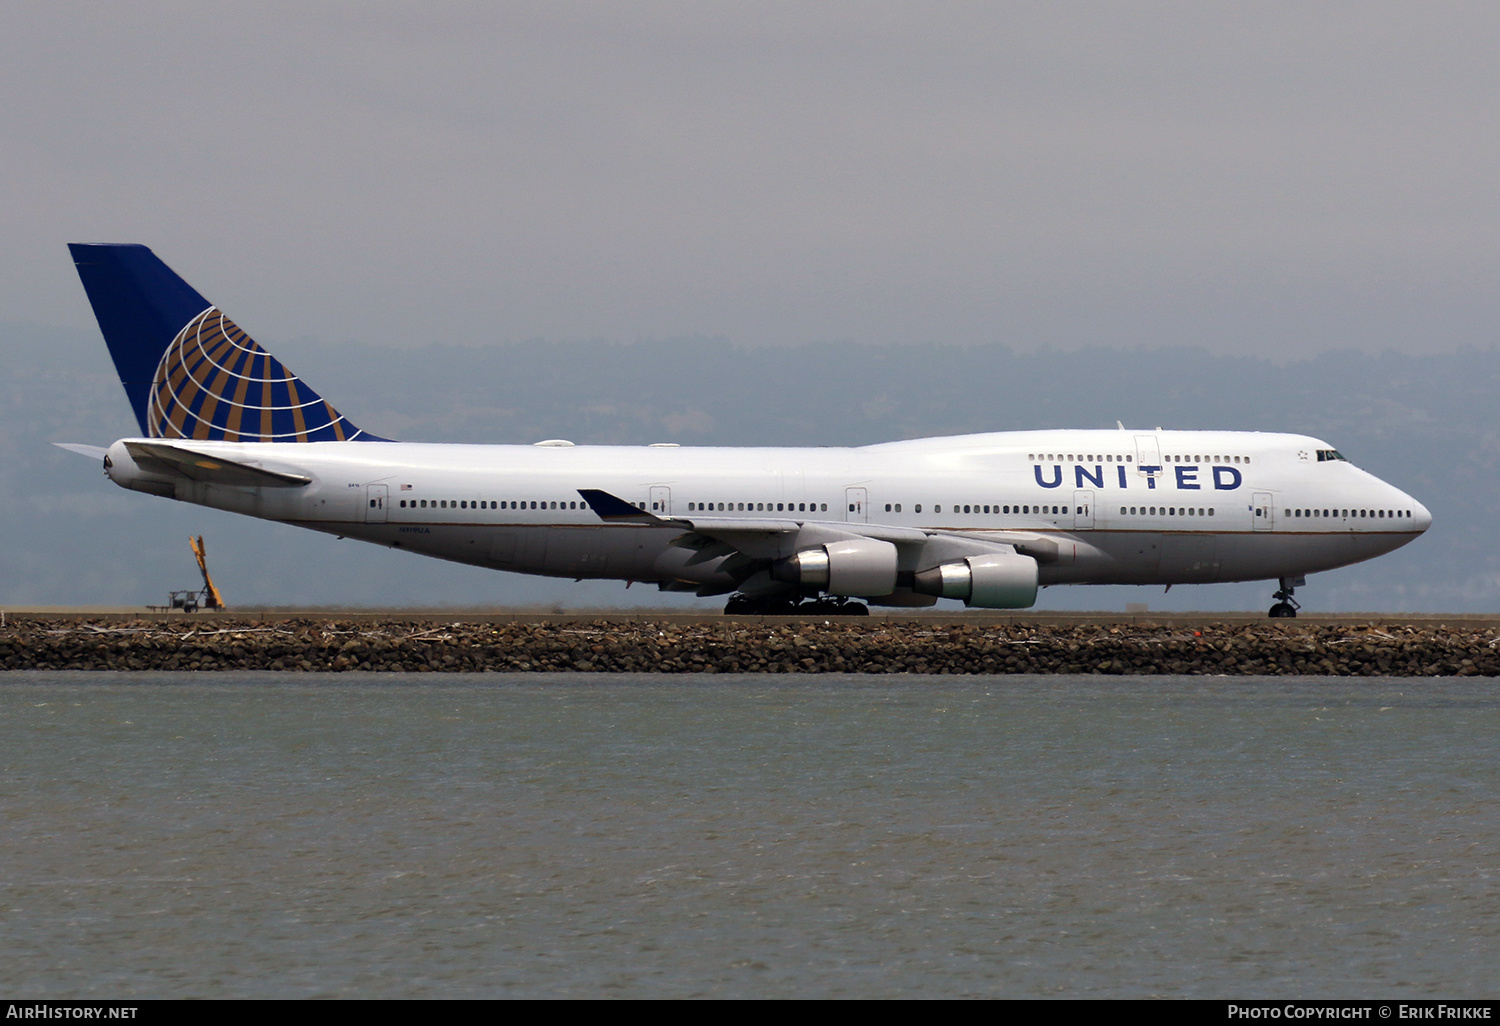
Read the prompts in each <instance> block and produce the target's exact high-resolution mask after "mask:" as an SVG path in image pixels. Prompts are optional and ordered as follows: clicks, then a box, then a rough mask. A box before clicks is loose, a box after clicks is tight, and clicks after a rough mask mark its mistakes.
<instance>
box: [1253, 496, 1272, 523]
mask: <svg viewBox="0 0 1500 1026" xmlns="http://www.w3.org/2000/svg"><path fill="white" fill-rule="evenodd" d="M1251 509H1252V510H1253V511H1254V513H1255V516H1254V523H1255V530H1257V531H1269V530H1272V529H1273V528H1274V527H1275V526H1276V505H1275V503H1274V502H1272V500H1271V493H1270V492H1256V493H1255V503H1254V505H1253V506H1252V507H1251Z"/></svg>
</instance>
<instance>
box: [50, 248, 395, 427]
mask: <svg viewBox="0 0 1500 1026" xmlns="http://www.w3.org/2000/svg"><path fill="white" fill-rule="evenodd" d="M68 249H69V250H71V251H72V253H73V263H74V264H76V265H77V267H78V276H79V277H80V278H82V279H83V288H84V291H85V292H87V293H88V296H89V302H90V303H91V304H92V305H93V307H94V316H95V317H96V318H98V320H99V330H100V331H101V332H103V334H104V341H105V344H107V345H108V346H109V355H110V356H112V357H113V358H114V361H115V370H117V371H118V372H119V374H120V381H121V383H122V384H124V386H125V394H126V395H127V396H128V397H129V398H130V405H131V407H132V408H133V409H134V410H135V416H136V419H137V420H138V421H140V424H141V431H142V433H143V434H144V435H146V436H147V437H149V438H199V439H210V440H216V441H227V442H332V441H352V440H355V439H361V440H367V441H380V440H381V439H377V438H376V437H375V436H374V435H369V434H365V433H364V432H362V431H360V430H359V429H358V428H356V427H355V426H354V425H353V424H351V423H349V421H348V420H347V419H346V418H345V417H344V416H343V415H341V414H340V413H339V412H338V411H337V410H335V409H334V408H333V407H332V406H330V405H329V404H328V403H327V402H325V401H324V400H323V397H322V396H320V395H318V393H316V392H314V391H313V390H312V389H311V388H308V387H307V385H305V384H304V383H303V382H302V381H301V380H300V379H299V378H298V377H297V376H296V375H294V374H293V373H292V372H291V371H289V370H287V369H286V367H285V366H283V365H282V363H281V362H280V361H279V360H277V359H276V357H274V356H272V355H271V354H270V353H268V352H266V351H265V350H264V349H262V348H261V347H260V346H259V345H257V344H256V343H255V340H254V339H252V338H251V337H250V336H248V335H246V334H245V333H244V332H243V331H241V330H240V329H239V328H238V327H236V326H235V324H234V322H233V321H231V320H230V319H229V318H228V317H225V316H224V315H223V314H222V313H220V312H219V310H218V308H217V307H215V306H214V305H213V304H211V303H210V302H209V301H208V300H206V299H204V298H203V297H202V296H200V295H199V294H198V293H197V292H196V291H195V290H194V289H193V287H192V286H191V285H189V284H188V283H187V282H185V281H183V280H182V279H181V278H179V277H177V275H176V274H174V273H173V272H172V269H171V268H170V267H168V266H167V265H166V264H164V263H162V262H161V261H160V260H159V259H157V256H156V254H155V253H152V252H151V251H150V250H149V249H147V248H146V247H145V246H136V245H84V244H80V243H69V245H68Z"/></svg>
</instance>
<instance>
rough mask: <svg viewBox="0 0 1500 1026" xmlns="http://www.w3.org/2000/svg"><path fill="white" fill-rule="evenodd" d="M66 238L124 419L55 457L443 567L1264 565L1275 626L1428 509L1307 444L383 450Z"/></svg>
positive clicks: (259, 352)
mask: <svg viewBox="0 0 1500 1026" xmlns="http://www.w3.org/2000/svg"><path fill="white" fill-rule="evenodd" d="M69 248H70V249H71V250H72V254H73V260H74V263H75V264H76V265H77V268H78V274H79V276H80V277H81V278H82V279H83V286H84V289H85V290H86V291H87V293H88V297H89V301H90V303H92V304H93V308H94V314H95V316H96V317H97V318H98V321H99V328H100V331H101V332H102V333H103V335H104V341H105V343H106V344H107V345H108V347H109V352H110V355H111V356H112V357H113V358H114V362H115V367H116V369H117V370H118V371H119V375H120V380H121V382H122V383H123V384H124V386H125V393H126V395H127V396H128V397H129V400H130V405H131V408H132V409H133V410H134V411H135V415H136V419H137V421H138V422H139V423H140V427H141V434H140V436H139V437H135V438H122V439H120V440H119V441H117V442H115V443H114V444H113V445H111V446H109V447H108V449H103V448H99V447H97V446H89V445H74V444H69V445H65V446H64V447H65V448H68V449H71V450H73V451H75V452H81V453H83V454H85V455H89V456H93V457H95V458H97V459H101V460H102V461H103V464H104V471H105V473H106V474H107V475H108V476H109V478H110V480H112V481H114V482H115V483H116V484H118V485H121V486H122V487H125V488H129V489H132V490H134V491H139V492H146V493H148V494H151V495H157V496H162V497H164V498H168V499H176V500H178V501H181V502H192V503H197V504H198V505H202V506H211V507H213V508H215V509H223V510H229V511H231V512H234V513H243V514H245V515H247V516H252V517H260V518H262V519H266V520H275V521H280V522H283V523H288V524H294V525H296V526H298V527H306V528H311V529H312V530H315V531H324V532H327V533H329V534H336V535H340V536H347V537H350V538H358V539H361V540H363V541H368V542H373V543H375V544H377V545H386V546H389V547H391V548H399V549H408V550H410V551H412V552H416V553H420V554H422V555H427V556H436V557H438V558H439V559H449V560H453V561H455V562H459V563H471V564H474V565H476V566H483V567H491V568H493V569H497V570H509V571H513V572H516V573H525V574H545V575H549V576H554V577H573V578H577V579H579V580H582V579H583V578H613V579H616V580H623V581H642V582H651V583H655V584H656V585H657V587H659V588H661V589H662V590H663V591H691V592H694V593H696V594H698V595H702V596H711V595H730V596H731V597H730V598H729V600H728V606H727V607H726V610H725V611H726V612H766V613H780V612H792V611H795V610H799V609H801V610H808V611H817V612H855V613H857V612H864V611H866V607H865V606H864V605H863V604H862V603H861V602H859V601H855V600H864V601H867V602H871V603H875V604H877V605H886V606H930V605H932V604H934V603H935V602H936V601H937V600H938V599H940V598H946V599H954V600H957V601H960V602H963V603H964V604H965V605H968V606H973V607H980V608H986V609H1023V608H1026V607H1029V606H1031V605H1033V604H1034V603H1035V602H1036V597H1037V589H1038V588H1040V587H1046V586H1048V585H1054V584H1157V585H1173V584H1196V583H1205V582H1211V581H1250V580H1274V581H1276V582H1277V583H1278V587H1277V590H1276V592H1275V595H1274V598H1275V605H1273V606H1272V607H1271V610H1270V615H1271V616H1273V617H1291V616H1295V615H1296V610H1297V608H1298V606H1297V603H1296V601H1295V599H1294V598H1293V592H1294V589H1295V588H1297V587H1300V586H1301V585H1302V584H1303V583H1304V578H1305V577H1306V575H1308V574H1311V573H1315V572H1318V571H1323V570H1332V569H1334V568H1335V567H1340V566H1347V565H1349V564H1350V563H1357V562H1359V561H1361V560H1365V559H1370V558H1372V557H1374V556H1378V555H1381V554H1382V553H1386V552H1390V551H1391V550H1393V549H1397V548H1400V547H1401V546H1402V545H1405V544H1406V543H1407V542H1409V541H1411V540H1412V539H1414V538H1416V537H1417V536H1418V535H1420V534H1421V533H1422V532H1423V531H1425V530H1427V528H1428V525H1430V524H1431V522H1432V517H1431V515H1430V514H1429V513H1428V512H1427V510H1426V508H1425V507H1423V506H1422V504H1421V503H1420V502H1417V501H1416V500H1415V499H1413V498H1412V497H1411V496H1409V495H1407V494H1405V493H1404V492H1402V491H1401V490H1400V489H1398V488H1395V487H1393V486H1391V485H1389V484H1386V483H1385V482H1384V481H1381V480H1380V479H1378V478H1376V477H1374V476H1373V475H1371V474H1368V473H1366V472H1364V471H1362V470H1360V469H1359V468H1358V467H1355V466H1354V465H1353V464H1352V463H1350V462H1349V461H1348V460H1346V459H1345V458H1344V457H1343V456H1342V455H1340V454H1339V452H1338V450H1337V449H1335V448H1334V447H1333V446H1332V445H1330V444H1329V443H1327V442H1324V441H1322V440H1321V439H1317V438H1309V437H1306V436H1304V435H1291V434H1271V433H1266V434H1262V433H1260V432H1240V431H1162V430H1160V429H1158V430H1154V431H1127V430H1125V429H1124V428H1123V427H1122V428H1121V429H1119V430H1116V431H1109V430H1105V431H1016V432H996V433H990V434H978V435H960V436H955V437H949V438H919V439H913V440H910V441H903V442H886V443H883V444H879V445H867V446H861V447H859V448H810V449H790V448H787V449H771V448H715V447H687V446H677V445H650V446H641V447H629V446H597V445H574V444H573V443H572V442H569V441H564V440H562V439H548V440H546V441H540V442H536V443H533V444H530V445H435V444H426V443H420V442H398V441H392V440H390V439H386V438H381V437H379V436H376V435H372V434H370V433H368V432H366V431H363V430H361V429H360V428H358V427H356V426H355V425H354V424H352V423H351V422H350V421H349V419H348V418H347V417H344V416H343V415H342V414H340V413H339V412H338V410H336V409H334V407H333V406H332V405H330V404H329V403H328V402H327V401H326V400H324V399H323V397H322V396H320V395H318V394H317V393H316V392H314V391H313V390H312V389H311V388H309V387H308V386H307V384H305V383H304V382H303V381H302V380H301V379H299V378H297V377H296V376H295V375H293V374H292V373H291V372H290V371H289V370H287V369H286V367H285V366H284V365H283V364H282V363H281V362H280V361H278V360H277V359H276V358H275V357H274V356H272V355H271V354H270V353H268V352H266V351H265V350H264V349H262V348H261V347H260V346H259V345H257V344H256V343H255V341H254V340H253V339H251V338H250V337H249V336H248V335H246V334H245V333H244V332H243V331H241V330H240V328H239V327H238V326H236V325H235V324H234V322H233V321H231V320H230V319H229V318H228V317H226V316H224V314H223V313H222V312H221V311H220V310H219V309H218V308H217V307H215V306H214V305H213V304H212V303H210V302H208V300H206V299H204V298H203V297H202V296H200V295H199V294H198V293H197V292H196V291H195V290H194V289H193V288H192V287H191V286H190V285H188V284H187V283H186V282H185V281H183V280H182V279H181V278H179V277H178V276H177V275H176V274H174V273H173V272H172V270H171V269H170V268H168V267H167V265H166V264H164V263H162V261H161V260H159V259H158V258H157V257H156V256H155V254H153V253H152V252H151V251H150V250H149V249H147V248H146V247H144V246H139V245H72V246H70V247H69ZM799 603H800V605H799Z"/></svg>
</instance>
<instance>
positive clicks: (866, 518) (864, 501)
mask: <svg viewBox="0 0 1500 1026" xmlns="http://www.w3.org/2000/svg"><path fill="white" fill-rule="evenodd" d="M844 507H845V509H844V520H845V521H847V522H848V523H851V524H868V523H869V522H870V496H869V492H868V491H867V490H866V489H864V488H845V489H844Z"/></svg>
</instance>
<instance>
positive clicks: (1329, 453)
mask: <svg viewBox="0 0 1500 1026" xmlns="http://www.w3.org/2000/svg"><path fill="white" fill-rule="evenodd" d="M1343 459H1344V454H1343V453H1341V452H1339V451H1338V450H1337V449H1319V450H1318V462H1319V463H1327V462H1329V461H1331V460H1343ZM1344 462H1346V463H1347V462H1348V460H1344Z"/></svg>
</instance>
